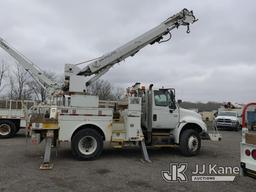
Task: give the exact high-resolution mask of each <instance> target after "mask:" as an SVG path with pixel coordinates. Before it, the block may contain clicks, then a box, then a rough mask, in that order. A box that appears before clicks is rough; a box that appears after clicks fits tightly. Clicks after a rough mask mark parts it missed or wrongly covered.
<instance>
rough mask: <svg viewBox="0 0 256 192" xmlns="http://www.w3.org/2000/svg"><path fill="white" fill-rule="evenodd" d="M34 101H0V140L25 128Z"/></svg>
mask: <svg viewBox="0 0 256 192" xmlns="http://www.w3.org/2000/svg"><path fill="white" fill-rule="evenodd" d="M34 104H35V102H34V101H27V100H26V101H25V100H23V101H22V100H0V138H10V137H13V136H15V134H16V133H17V132H18V131H19V130H20V129H22V128H25V127H26V120H27V115H28V113H29V109H30V108H31V107H32V106H33V105H34Z"/></svg>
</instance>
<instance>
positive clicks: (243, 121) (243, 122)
mask: <svg viewBox="0 0 256 192" xmlns="http://www.w3.org/2000/svg"><path fill="white" fill-rule="evenodd" d="M251 105H256V103H248V104H247V105H245V106H244V109H243V113H242V128H246V127H245V115H246V114H245V113H246V111H247V109H248V107H250V106H251Z"/></svg>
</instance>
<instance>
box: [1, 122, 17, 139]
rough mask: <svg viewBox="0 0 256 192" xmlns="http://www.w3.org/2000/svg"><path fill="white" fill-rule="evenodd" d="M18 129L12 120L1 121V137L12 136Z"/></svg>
mask: <svg viewBox="0 0 256 192" xmlns="http://www.w3.org/2000/svg"><path fill="white" fill-rule="evenodd" d="M16 131H17V128H16V125H15V123H13V122H12V121H9V120H1V121H0V138H11V137H13V136H14V135H15V134H16V133H17V132H16Z"/></svg>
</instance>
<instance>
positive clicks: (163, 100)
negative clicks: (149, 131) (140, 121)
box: [152, 89, 179, 129]
mask: <svg viewBox="0 0 256 192" xmlns="http://www.w3.org/2000/svg"><path fill="white" fill-rule="evenodd" d="M152 100H153V101H152V104H153V105H152V128H153V129H154V128H155V129H174V128H176V126H177V124H178V122H179V109H178V108H177V107H176V104H175V97H174V93H173V92H172V90H167V89H163V90H161V89H160V90H155V91H154V94H153V97H152Z"/></svg>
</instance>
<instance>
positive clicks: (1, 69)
mask: <svg viewBox="0 0 256 192" xmlns="http://www.w3.org/2000/svg"><path fill="white" fill-rule="evenodd" d="M6 72H7V66H6V64H5V62H4V60H2V63H1V65H0V93H1V95H2V91H3V89H4V87H5V86H4V80H5V78H6Z"/></svg>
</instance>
